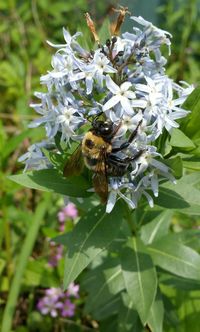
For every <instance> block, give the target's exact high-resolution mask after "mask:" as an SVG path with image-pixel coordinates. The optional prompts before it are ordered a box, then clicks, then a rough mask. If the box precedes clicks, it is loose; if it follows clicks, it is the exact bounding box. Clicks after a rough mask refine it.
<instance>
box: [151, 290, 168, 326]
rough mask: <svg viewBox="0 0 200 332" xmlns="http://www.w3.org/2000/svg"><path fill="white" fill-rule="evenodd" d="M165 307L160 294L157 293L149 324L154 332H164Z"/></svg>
mask: <svg viewBox="0 0 200 332" xmlns="http://www.w3.org/2000/svg"><path fill="white" fill-rule="evenodd" d="M163 319H164V306H163V302H162V297H161V294H160V292H159V291H158V292H157V295H156V298H155V301H154V302H153V304H152V306H151V309H150V314H149V317H148V321H147V324H148V326H149V327H150V330H151V331H152V332H163Z"/></svg>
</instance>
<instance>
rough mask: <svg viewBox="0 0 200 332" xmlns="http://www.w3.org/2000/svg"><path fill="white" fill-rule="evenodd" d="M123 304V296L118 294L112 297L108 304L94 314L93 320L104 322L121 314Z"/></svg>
mask: <svg viewBox="0 0 200 332" xmlns="http://www.w3.org/2000/svg"><path fill="white" fill-rule="evenodd" d="M120 304H121V296H120V295H119V294H117V295H116V296H115V297H112V298H111V299H110V300H109V301H108V302H107V303H105V304H104V305H102V306H101V307H100V308H97V309H96V310H94V312H93V318H94V319H97V320H102V319H105V318H107V317H110V316H111V315H114V314H117V313H118V312H119V306H120Z"/></svg>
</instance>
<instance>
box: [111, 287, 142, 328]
mask: <svg viewBox="0 0 200 332" xmlns="http://www.w3.org/2000/svg"><path fill="white" fill-rule="evenodd" d="M121 296H122V302H121V305H120V307H119V315H118V330H117V331H118V332H131V331H134V332H141V331H143V328H142V324H141V322H140V319H139V316H138V313H137V311H136V310H135V309H134V306H133V301H132V300H131V299H130V296H129V295H128V294H127V293H125V292H124V293H122V294H121Z"/></svg>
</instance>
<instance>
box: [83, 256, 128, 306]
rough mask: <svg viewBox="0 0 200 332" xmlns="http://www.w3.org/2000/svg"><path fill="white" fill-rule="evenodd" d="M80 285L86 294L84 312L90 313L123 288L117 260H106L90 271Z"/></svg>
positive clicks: (120, 270)
mask: <svg viewBox="0 0 200 332" xmlns="http://www.w3.org/2000/svg"><path fill="white" fill-rule="evenodd" d="M81 284H82V286H83V287H84V288H85V289H86V291H87V293H88V296H87V302H86V306H85V310H86V311H87V312H92V311H93V309H94V308H96V307H100V306H101V305H102V304H103V303H105V302H107V301H108V300H110V299H111V298H112V297H113V296H114V295H116V294H117V293H119V292H120V291H121V290H122V289H124V288H125V285H124V279H123V276H122V269H121V265H120V262H119V260H118V258H108V259H107V261H106V262H105V263H103V264H101V265H100V266H98V267H97V268H95V269H93V270H90V271H89V272H88V273H87V275H86V277H85V279H84V280H83V281H82V283H81Z"/></svg>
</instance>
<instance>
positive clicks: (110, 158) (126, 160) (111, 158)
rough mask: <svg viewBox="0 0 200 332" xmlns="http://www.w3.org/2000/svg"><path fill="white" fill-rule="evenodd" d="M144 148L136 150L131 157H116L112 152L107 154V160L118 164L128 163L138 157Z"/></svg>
mask: <svg viewBox="0 0 200 332" xmlns="http://www.w3.org/2000/svg"><path fill="white" fill-rule="evenodd" d="M143 152H144V150H140V151H138V152H137V153H136V154H135V155H134V156H133V157H126V158H123V159H122V158H120V157H117V156H116V155H114V154H110V155H109V156H108V161H109V162H110V163H115V164H116V163H117V164H119V165H124V166H125V165H127V164H129V163H130V162H131V161H134V160H136V159H138V158H139V157H140V156H141V155H142V154H143Z"/></svg>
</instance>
